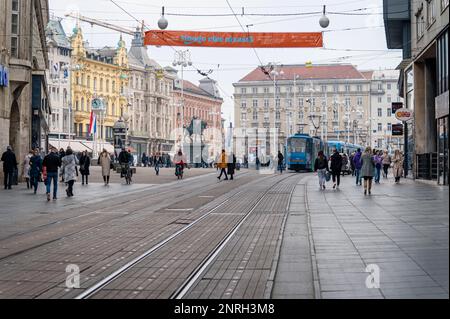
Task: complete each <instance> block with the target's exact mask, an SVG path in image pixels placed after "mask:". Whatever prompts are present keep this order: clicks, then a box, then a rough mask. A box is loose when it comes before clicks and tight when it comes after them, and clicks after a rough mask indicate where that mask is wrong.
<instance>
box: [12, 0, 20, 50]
mask: <svg viewBox="0 0 450 319" xmlns="http://www.w3.org/2000/svg"><path fill="white" fill-rule="evenodd" d="M19 7H20V4H19V0H12V7H11V13H12V14H11V56H12V57H13V58H18V57H19V30H20V25H19V23H20V21H19V14H20V13H19Z"/></svg>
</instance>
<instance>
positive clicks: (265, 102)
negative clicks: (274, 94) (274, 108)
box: [264, 99, 270, 109]
mask: <svg viewBox="0 0 450 319" xmlns="http://www.w3.org/2000/svg"><path fill="white" fill-rule="evenodd" d="M269 105H270V102H269V100H268V99H265V100H264V108H265V109H268V108H269Z"/></svg>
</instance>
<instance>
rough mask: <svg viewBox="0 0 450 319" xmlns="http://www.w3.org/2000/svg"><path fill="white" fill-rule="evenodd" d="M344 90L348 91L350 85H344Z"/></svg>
mask: <svg viewBox="0 0 450 319" xmlns="http://www.w3.org/2000/svg"><path fill="white" fill-rule="evenodd" d="M345 92H350V85H348V84H346V85H345Z"/></svg>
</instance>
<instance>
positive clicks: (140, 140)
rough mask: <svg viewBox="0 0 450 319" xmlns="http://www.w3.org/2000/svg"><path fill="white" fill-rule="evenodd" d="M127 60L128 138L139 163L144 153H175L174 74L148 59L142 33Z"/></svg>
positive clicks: (133, 44) (138, 32)
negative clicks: (128, 74)
mask: <svg viewBox="0 0 450 319" xmlns="http://www.w3.org/2000/svg"><path fill="white" fill-rule="evenodd" d="M128 60H129V66H130V81H129V87H128V92H127V93H128V101H129V105H130V108H129V115H128V117H127V119H128V127H129V136H128V137H129V143H130V146H131V147H132V149H133V150H134V151H135V153H136V155H137V156H138V160H139V161H140V160H141V156H142V153H144V152H145V153H146V154H155V153H158V152H159V153H168V152H170V151H172V148H173V145H174V140H173V138H172V130H173V129H174V124H175V123H174V114H175V107H174V105H173V104H172V103H171V97H172V91H173V81H174V79H175V75H174V74H173V73H172V72H171V70H170V69H169V70H167V69H164V68H162V67H161V65H159V64H158V63H157V62H156V61H155V60H153V59H151V58H150V57H149V55H148V51H147V47H146V46H144V43H143V38H142V33H141V32H140V30H137V31H136V33H135V37H134V39H133V41H132V44H131V48H130V50H129V52H128Z"/></svg>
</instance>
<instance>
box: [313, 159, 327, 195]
mask: <svg viewBox="0 0 450 319" xmlns="http://www.w3.org/2000/svg"><path fill="white" fill-rule="evenodd" d="M314 172H317V174H318V176H319V185H320V190H322V189H326V187H325V184H326V182H327V179H328V180H330V178H329V174H330V169H329V168H328V159H327V157H326V156H325V155H324V154H323V151H320V152H319V153H318V155H317V158H316V161H315V162H314Z"/></svg>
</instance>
